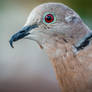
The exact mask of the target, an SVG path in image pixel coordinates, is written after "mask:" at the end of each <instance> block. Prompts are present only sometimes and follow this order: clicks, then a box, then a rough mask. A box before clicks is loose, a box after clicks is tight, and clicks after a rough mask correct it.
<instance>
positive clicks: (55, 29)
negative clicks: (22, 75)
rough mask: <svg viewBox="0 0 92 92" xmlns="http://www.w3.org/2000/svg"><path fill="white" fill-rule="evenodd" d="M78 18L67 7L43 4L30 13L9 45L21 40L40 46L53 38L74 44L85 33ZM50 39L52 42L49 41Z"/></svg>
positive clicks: (56, 4)
mask: <svg viewBox="0 0 92 92" xmlns="http://www.w3.org/2000/svg"><path fill="white" fill-rule="evenodd" d="M84 29H87V27H85V24H83V22H82V20H81V19H80V17H79V16H78V15H77V13H76V12H74V11H73V10H72V9H70V8H69V7H67V6H65V5H64V4H59V3H45V4H42V5H40V6H37V7H36V8H34V9H33V10H32V12H31V13H30V15H29V17H28V19H27V22H26V24H25V25H24V27H23V28H22V29H21V30H20V31H19V32H18V33H16V34H14V35H13V36H12V37H11V39H10V45H11V46H12V47H13V42H15V41H17V40H20V39H22V38H26V39H31V40H35V41H36V42H37V43H39V44H40V45H41V46H43V45H44V43H46V42H49V43H51V42H53V40H54V39H53V38H57V39H60V40H62V39H63V40H64V41H66V42H76V40H79V38H80V37H82V36H83V32H84V34H85V33H86V31H84ZM51 39H52V40H51Z"/></svg>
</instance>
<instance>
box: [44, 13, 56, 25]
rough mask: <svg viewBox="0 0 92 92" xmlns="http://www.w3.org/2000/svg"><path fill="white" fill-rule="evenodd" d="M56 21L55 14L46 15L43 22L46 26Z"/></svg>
mask: <svg viewBox="0 0 92 92" xmlns="http://www.w3.org/2000/svg"><path fill="white" fill-rule="evenodd" d="M55 21H56V17H55V14H54V13H49V12H48V13H45V14H44V16H43V22H44V23H45V24H49V23H54V22H55Z"/></svg>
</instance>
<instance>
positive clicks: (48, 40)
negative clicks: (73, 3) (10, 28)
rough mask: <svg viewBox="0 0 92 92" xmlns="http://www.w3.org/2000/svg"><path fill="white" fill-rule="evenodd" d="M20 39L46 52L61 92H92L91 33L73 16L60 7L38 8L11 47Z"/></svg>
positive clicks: (50, 4) (15, 37)
mask: <svg viewBox="0 0 92 92" xmlns="http://www.w3.org/2000/svg"><path fill="white" fill-rule="evenodd" d="M48 14H51V15H48ZM48 16H49V17H50V18H49V17H48ZM51 19H53V20H51ZM30 30H31V31H30ZM22 38H25V39H31V40H35V41H36V42H37V43H38V44H39V45H40V47H41V48H43V49H44V50H45V51H46V53H47V54H48V56H49V58H50V60H51V62H52V64H53V66H54V69H55V72H56V76H57V79H58V81H59V84H60V87H61V90H62V92H92V44H91V38H92V33H91V31H90V29H89V28H88V27H87V26H86V25H85V24H84V23H83V21H82V20H81V18H80V17H79V15H78V14H77V13H76V12H74V11H73V10H72V9H70V8H69V7H67V6H65V5H63V4H59V3H46V4H42V5H40V6H37V7H36V8H35V9H33V11H32V12H31V14H30V15H29V17H28V20H27V22H26V24H25V26H24V27H23V29H22V30H21V31H19V32H18V33H16V34H15V35H13V36H12V38H11V40H10V45H11V46H12V47H13V41H17V40H19V39H22Z"/></svg>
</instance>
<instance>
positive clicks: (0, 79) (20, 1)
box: [0, 0, 92, 92]
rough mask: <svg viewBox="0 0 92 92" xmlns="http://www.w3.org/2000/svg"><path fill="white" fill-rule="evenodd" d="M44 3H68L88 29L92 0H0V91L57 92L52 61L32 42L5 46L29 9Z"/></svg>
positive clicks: (91, 17) (19, 42)
mask: <svg viewBox="0 0 92 92" xmlns="http://www.w3.org/2000/svg"><path fill="white" fill-rule="evenodd" d="M45 2H61V3H64V4H66V5H68V6H69V7H71V8H73V9H74V10H75V11H76V12H77V13H79V15H80V16H81V18H82V19H83V21H84V22H85V23H86V24H87V25H88V26H89V27H90V28H92V26H91V25H92V0H0V21H1V22H0V92H60V89H59V86H58V82H57V80H56V76H55V73H54V69H53V67H52V64H51V62H50V61H49V59H48V57H47V55H46V53H45V52H44V51H43V50H41V49H40V48H39V46H38V45H37V44H36V43H35V42H33V41H29V40H20V41H18V42H17V44H16V43H15V44H14V46H15V48H14V49H12V48H11V47H10V46H9V39H10V37H11V35H12V34H14V33H16V32H17V31H18V30H20V29H21V28H22V26H23V25H24V24H25V22H26V19H27V16H28V15H29V13H30V11H31V10H32V9H33V8H34V7H35V6H37V5H39V4H41V3H45Z"/></svg>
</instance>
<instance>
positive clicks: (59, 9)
mask: <svg viewBox="0 0 92 92" xmlns="http://www.w3.org/2000/svg"><path fill="white" fill-rule="evenodd" d="M67 9H69V8H68V7H67V6H66V5H64V4H60V3H45V4H41V5H39V6H37V7H35V8H34V9H33V10H32V11H31V13H30V15H29V17H28V19H27V23H26V24H30V21H31V22H32V23H33V22H35V21H37V20H39V19H41V18H42V16H43V15H44V13H46V12H51V13H55V14H56V15H59V16H63V15H64V13H65V11H66V10H67Z"/></svg>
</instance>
